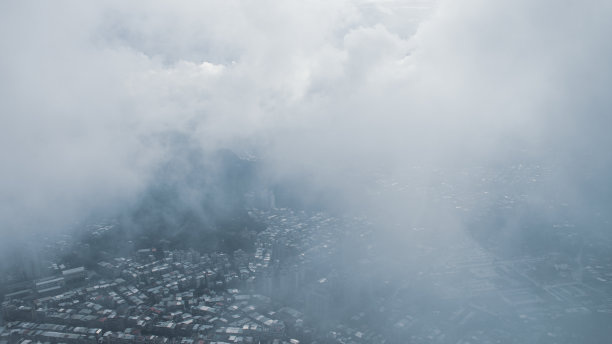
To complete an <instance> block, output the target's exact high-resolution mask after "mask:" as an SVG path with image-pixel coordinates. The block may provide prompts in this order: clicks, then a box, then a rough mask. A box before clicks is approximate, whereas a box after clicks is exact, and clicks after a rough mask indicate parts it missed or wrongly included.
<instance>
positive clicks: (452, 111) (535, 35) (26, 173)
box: [0, 0, 612, 338]
mask: <svg viewBox="0 0 612 344" xmlns="http://www.w3.org/2000/svg"><path fill="white" fill-rule="evenodd" d="M611 15H612V3H610V2H609V1H605V0H593V1H587V2H578V1H567V2H564V3H559V2H557V1H549V0H544V1H537V2H533V1H527V0H516V1H495V2H491V1H483V0H466V1H462V2H458V1H444V0H438V1H433V0H406V1H400V0H397V1H395V0H391V1H365V0H363V1H328V2H325V1H314V2H308V3H305V2H300V1H282V2H278V1H277V2H273V1H259V2H239V1H223V2H211V1H179V2H173V3H168V2H162V1H134V2H127V3H126V2H122V1H107V2H104V3H88V2H76V1H57V2H43V1H27V2H15V3H9V2H5V3H2V4H0V43H1V48H0V49H1V51H2V54H0V156H1V157H2V168H1V169H0V238H1V244H0V249H1V250H2V251H3V252H4V254H3V256H7V255H9V254H14V252H15V251H16V250H17V251H20V250H25V251H28V249H27V247H28V246H29V245H33V246H32V248H31V249H29V250H31V251H37V250H38V248H35V247H36V244H35V242H36V241H37V239H36V238H40V237H45V236H51V235H56V234H60V233H66V232H70V233H75V232H74V231H75V230H76V233H78V232H79V231H84V228H85V227H86V225H87V224H91V222H92V221H94V222H95V221H97V220H98V219H100V218H104V219H105V221H106V219H109V218H110V219H112V220H111V222H113V221H118V222H119V223H122V226H123V227H122V228H125V229H126V230H127V231H133V232H134V233H136V235H135V236H133V237H131V239H133V240H137V238H143V239H142V240H143V242H147V244H148V243H149V242H148V241H147V240H149V239H147V238H148V235H150V233H149V232H153V231H155V232H166V231H168V232H170V233H174V232H176V233H182V232H181V231H187V229H186V228H191V230H193V229H195V228H205V230H202V233H200V234H198V235H196V236H195V237H194V236H189V238H190V239H184V240H185V241H186V242H187V241H189V240H202V239H201V236H202V237H204V238H206V237H208V236H209V234H210V233H216V234H215V235H218V234H219V233H223V231H224V228H226V227H232V226H233V227H236V228H238V227H240V228H243V227H244V228H249V226H250V227H251V228H255V227H257V228H259V227H262V228H263V227H265V226H266V225H265V224H262V223H261V222H260V223H258V224H255V223H254V222H251V221H250V220H249V219H248V217H249V215H247V209H246V208H245V206H244V204H245V203H244V202H246V201H244V197H245V194H247V193H248V194H249V195H251V196H252V195H264V194H265V195H269V194H275V200H276V203H277V204H276V205H277V206H278V208H283V207H285V208H292V209H295V210H296V211H298V210H307V211H323V212H326V213H329V214H333V216H338V217H340V218H342V217H366V218H368V219H369V221H371V224H372V226H373V228H374V231H373V233H375V234H374V237H375V238H374V239H372V242H376V247H377V248H376V249H377V250H379V251H380V252H384V254H383V255H388V257H386V258H384V259H383V258H381V259H382V260H381V261H383V260H384V261H385V263H384V266H382V265H381V266H377V267H376V269H379V270H380V271H382V272H381V274H383V275H384V274H386V273H387V272H384V271H394V273H397V271H403V270H402V269H406V274H411V273H417V272H419V271H421V272H422V271H427V269H428V268H427V264H434V263H432V262H430V261H429V259H430V258H431V257H430V256H427V255H424V256H419V254H417V253H413V251H418V250H419V249H421V248H423V247H435V248H436V249H439V250H442V251H446V252H448V253H449V255H450V256H452V255H453V254H454V253H453V252H455V251H454V248H453V247H454V246H453V244H454V243H456V242H462V241H466V242H470V243H473V245H474V246H473V247H478V248H479V249H483V250H485V251H486V252H490V254H491V257H495V259H497V258H500V259H501V258H502V257H503V258H504V259H506V258H508V257H520V256H521V255H525V254H529V255H541V254H545V253H546V252H562V253H561V254H566V260H568V261H576V260H577V259H578V258H577V257H578V256H580V257H582V252H583V250H584V247H590V248H588V249H590V250H593V252H595V251H596V252H601V254H602V256H604V257H606V259H609V258H610V252H611V251H609V250H608V249H607V248H606V247H607V246H605V245H604V244H603V243H604V242H609V240H610V238H611V236H610V234H611V233H610V210H612V209H611V207H612V202H611V201H612V198H611V196H612V184H611V183H610V181H609V172H610V169H611V168H612V155H611V153H610V147H612V139H611V138H610V135H609V133H608V131H609V128H612V117H611V116H610V113H611V111H612V101H611V100H610V97H609V90H610V87H611V86H612V67H611V65H610V61H612V45H610V44H609V37H608V36H609V33H610V32H612V22H610V20H609V18H610V16H611ZM258 197H259V196H258ZM266 197H268V196H265V197H264V198H265V201H261V200H260V201H258V202H259V203H258V202H253V201H250V203H249V205H248V207H247V208H250V207H257V206H256V205H254V204H257V205H261V204H262V202H264V203H265V202H267V200H268V198H266ZM247 203H248V202H247ZM134 214H137V215H134ZM94 219H95V220H94ZM228 219H231V220H228ZM258 226H259V227H258ZM559 228H561V229H559ZM568 228H570V229H568ZM196 231H197V230H196ZM567 231H569V232H567ZM147 233H149V234H147ZM173 235H174V234H173ZM180 235H182V234H180ZM180 235H179V234H177V235H176V236H175V237H176V238H181V236H180ZM190 235H191V234H190ZM355 235H357V232H355ZM212 236H213V234H210V237H212ZM194 238H195V239H194ZM198 238H199V239H198ZM150 240H153V241H152V242H153V243H154V241H155V240H154V239H150ZM224 240H225V239H223V240H220V241H219V242H217V241H216V239H211V243H209V244H208V245H209V246H207V249H211V247H210V245H213V246H214V245H221V244H220V242H226V241H224ZM227 240H229V239H227ZM232 240H233V239H232ZM347 240H348V239H347ZM230 241H231V240H230ZM349 242H350V240H349ZM355 245H357V246H358V244H355ZM598 245H604V246H598ZM345 246H346V247H348V248H347V249H346V250H347V251H350V252H352V253H351V254H355V252H356V251H359V250H360V249H361V248H358V247H357V246H356V247H354V248H351V247H349V246H350V245H348V244H347V245H345ZM470 247H471V246H470ZM126 249H128V248H126ZM598 250H599V251H598ZM28 252H29V251H28ZM22 254H23V253H22ZM381 254H382V253H381ZM24 255H25V256H27V255H28V254H24ZM14 257H17V256H14ZM18 259H21V258H13V260H14V262H13V261H11V258H3V261H4V263H3V266H4V267H6V266H9V265H13V264H16V263H15V262H16V261H18ZM580 259H582V258H580ZM356 260H357V259H356ZM450 260H452V258H449V261H450ZM492 260H493V258H491V259H490V261H492ZM351 264H352V263H350V262H349V263H347V265H348V266H351ZM374 264H376V263H374ZM379 264H383V263H379ZM580 264H582V263H581V262H580ZM355 266H357V265H355ZM398 269H399V270H398ZM413 270H414V271H413ZM389 274H391V273H389ZM381 278H385V277H381ZM398 279H401V278H399V277H398ZM419 283H420V282H419ZM423 283H425V282H423ZM443 283H450V282H443ZM414 288H417V289H419V290H428V289H429V288H428V287H427V286H425V287H423V286H421V285H419V286H416V287H414ZM606 288H609V287H605V288H604V290H607V289H606ZM434 289H435V288H434ZM608 291H609V290H608ZM431 292H432V293H433V294H434V296H432V297H439V296H440V295H436V294H435V293H436V292H434V291H431ZM594 336H595V335H594ZM594 338H596V337H594Z"/></svg>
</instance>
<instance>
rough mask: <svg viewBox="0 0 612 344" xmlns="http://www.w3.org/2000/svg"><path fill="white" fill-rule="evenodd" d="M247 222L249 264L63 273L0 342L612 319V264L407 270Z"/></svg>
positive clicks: (531, 327) (476, 331)
mask: <svg viewBox="0 0 612 344" xmlns="http://www.w3.org/2000/svg"><path fill="white" fill-rule="evenodd" d="M250 215H251V216H253V217H255V218H256V219H258V220H260V221H263V222H265V223H266V229H265V230H264V231H262V232H260V233H252V235H253V238H252V239H253V240H254V250H253V252H251V253H247V252H245V251H243V250H236V251H234V252H231V253H229V254H228V253H222V252H216V253H204V254H202V253H200V252H197V251H195V250H166V249H163V248H150V249H140V250H135V251H134V252H132V254H130V255H129V256H125V257H108V259H107V260H105V261H101V262H99V263H98V264H97V266H96V267H95V268H94V269H92V270H89V269H86V268H84V267H70V268H68V267H66V266H60V267H58V266H57V264H53V265H52V266H50V267H49V271H55V273H53V274H52V275H51V276H48V277H46V278H41V279H36V280H31V281H28V282H27V283H21V284H19V285H15V286H13V288H14V289H16V288H22V289H20V290H12V291H11V292H10V293H7V294H6V295H5V301H4V302H3V303H2V320H3V325H2V328H1V332H0V343H3V344H5V343H11V344H12V343H19V344H28V343H37V342H41V343H292V344H294V343H344V344H348V343H459V344H467V343H571V342H575V341H579V338H582V337H583V336H584V335H585V332H584V331H589V330H592V331H596V330H597V328H598V327H599V326H602V325H603V324H605V323H607V322H609V321H610V319H612V261H602V260H601V259H600V257H596V256H593V255H592V254H589V253H588V252H584V253H583V254H581V256H580V258H579V259H578V260H567V259H564V257H563V256H561V255H559V254H554V253H551V254H547V255H544V256H530V257H522V258H516V259H508V260H502V259H496V258H495V257H494V256H493V255H492V254H490V253H488V252H486V251H485V250H483V249H482V248H480V247H478V245H476V244H475V243H474V242H473V241H471V240H468V239H465V240H460V241H457V242H455V243H454V244H453V245H452V246H451V247H446V248H444V250H443V251H442V250H440V249H437V248H435V247H427V246H424V245H423V246H421V247H419V248H418V249H417V252H414V254H415V256H414V259H416V261H428V262H429V263H428V264H427V265H423V267H424V268H423V270H420V269H419V268H417V269H416V270H410V269H408V268H407V269H406V270H405V271H404V270H402V264H398V262H390V261H385V260H387V259H389V257H388V255H384V254H382V252H379V251H378V247H377V246H376V240H373V239H372V234H373V233H372V226H373V224H372V223H371V222H368V221H367V220H366V219H363V218H351V219H348V218H336V217H333V216H329V215H326V214H324V213H316V212H306V211H293V210H290V209H286V208H281V209H270V210H258V209H251V210H250ZM111 227H112V225H105V226H102V225H100V226H97V227H95V228H96V229H95V230H94V231H93V232H92V235H100V233H99V232H104V231H108V230H109V229H110V228H111ZM416 232H417V233H418V232H419V231H416ZM349 236H350V238H349ZM607 249H609V246H608V248H607ZM355 260H356V261H355ZM385 264H388V265H389V266H392V267H393V268H392V269H390V271H384V269H376V268H374V267H375V266H378V267H384V266H385ZM410 265H411V266H414V265H413V264H410ZM586 320H588V321H589V322H591V323H592V329H590V327H589V326H586V327H584V326H582V325H581V324H580V323H581V322H584V321H586ZM572 324H573V325H572ZM517 329H521V331H522V335H517V334H516V331H517ZM591 335H595V336H597V335H600V334H597V333H594V334H591ZM602 338H603V337H602Z"/></svg>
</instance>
